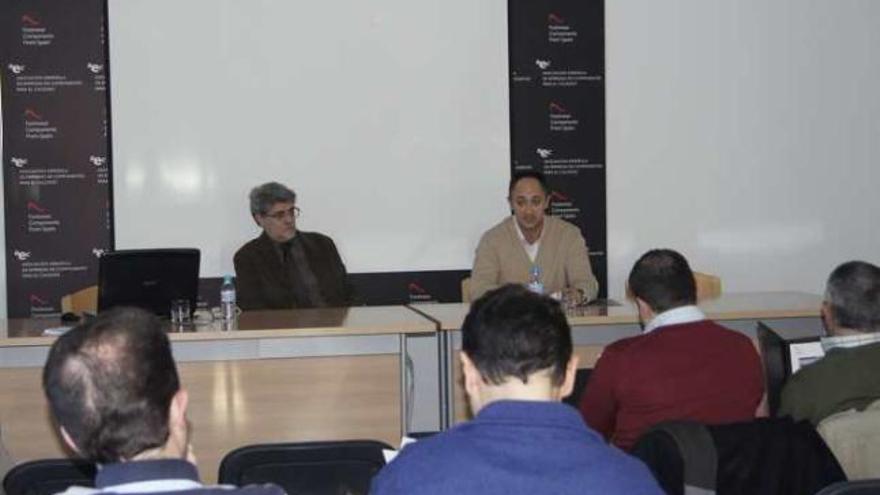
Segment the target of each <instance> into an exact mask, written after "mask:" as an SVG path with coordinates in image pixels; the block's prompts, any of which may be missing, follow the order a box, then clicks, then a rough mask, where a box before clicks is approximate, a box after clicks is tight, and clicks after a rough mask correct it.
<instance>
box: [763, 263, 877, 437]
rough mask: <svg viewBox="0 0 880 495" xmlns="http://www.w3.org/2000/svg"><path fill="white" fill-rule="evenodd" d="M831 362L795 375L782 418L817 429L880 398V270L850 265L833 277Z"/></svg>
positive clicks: (826, 318)
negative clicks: (805, 421) (832, 417)
mask: <svg viewBox="0 0 880 495" xmlns="http://www.w3.org/2000/svg"><path fill="white" fill-rule="evenodd" d="M822 321H823V322H824V324H825V327H826V329H827V330H828V334H829V337H824V338H823V339H822V348H823V349H824V351H825V357H823V358H822V359H820V360H818V361H816V362H815V363H813V364H810V365H808V366H806V367H804V368H802V369H801V370H800V371H798V372H797V373H795V374H794V376H792V377H791V378H790V379H789V381H788V382H787V383H786V384H785V388H783V390H782V401H781V405H780V409H779V415H780V416H785V415H789V416H792V417H793V418H794V419H796V420H799V419H808V420H810V422H811V423H813V424H814V425H818V424H819V422H820V421H822V420H823V419H825V418H827V417H828V416H830V415H832V414H834V413H837V412H840V411H845V410H847V409H853V408H854V409H856V410H863V409H865V408H866V407H867V406H868V405H869V404H871V403H872V402H874V401H876V400H878V399H880V268H878V267H877V266H875V265H873V264H871V263H867V262H864V261H849V262H847V263H844V264H842V265H840V266H838V267H837V268H835V269H834V271H833V272H831V275H830V276H829V277H828V282H827V284H826V287H825V301H824V302H823V303H822Z"/></svg>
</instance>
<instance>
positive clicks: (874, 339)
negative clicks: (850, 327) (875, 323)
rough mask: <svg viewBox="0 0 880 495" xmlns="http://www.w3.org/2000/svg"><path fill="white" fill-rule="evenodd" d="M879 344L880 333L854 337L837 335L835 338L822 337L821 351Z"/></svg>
mask: <svg viewBox="0 0 880 495" xmlns="http://www.w3.org/2000/svg"><path fill="white" fill-rule="evenodd" d="M878 342H880V332H872V333H862V334H855V335H838V336H836V337H822V350H823V351H825V352H828V351H830V350H831V349H837V348H844V349H847V348H853V347H860V346H863V345H869V344H876V343H878Z"/></svg>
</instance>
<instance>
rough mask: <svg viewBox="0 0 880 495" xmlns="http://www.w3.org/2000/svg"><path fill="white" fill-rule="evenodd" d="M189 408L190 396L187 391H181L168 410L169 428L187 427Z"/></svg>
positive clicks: (172, 400) (177, 393) (173, 398)
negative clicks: (187, 411) (187, 410)
mask: <svg viewBox="0 0 880 495" xmlns="http://www.w3.org/2000/svg"><path fill="white" fill-rule="evenodd" d="M187 407H189V394H188V393H187V391H186V390H185V389H180V390H178V391H177V392H175V394H174V397H172V398H171V405H170V406H169V408H168V423H169V427H171V428H176V427H180V426H183V427H186V424H187V423H186V409H187Z"/></svg>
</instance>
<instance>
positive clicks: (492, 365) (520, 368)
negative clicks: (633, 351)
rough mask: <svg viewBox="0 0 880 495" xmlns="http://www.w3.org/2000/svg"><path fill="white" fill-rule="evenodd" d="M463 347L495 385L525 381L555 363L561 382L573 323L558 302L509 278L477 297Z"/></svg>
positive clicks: (466, 322)
mask: <svg viewBox="0 0 880 495" xmlns="http://www.w3.org/2000/svg"><path fill="white" fill-rule="evenodd" d="M461 334H462V350H463V351H464V352H465V354H467V356H468V357H469V358H470V359H471V361H473V363H474V365H475V366H476V367H477V369H478V370H479V371H480V374H481V375H482V376H483V380H484V381H486V382H489V383H493V384H495V385H500V384H501V383H504V381H506V380H507V379H508V378H510V377H516V378H518V379H519V380H521V381H522V382H523V383H527V382H528V378H529V375H531V374H532V373H534V372H536V371H540V370H545V369H550V370H551V374H552V375H551V377H552V379H553V382H554V383H555V384H557V385H559V384H562V382H563V381H564V379H565V370H566V367H567V365H568V361H569V360H570V359H571V353H572V342H571V328H569V326H568V321H567V320H566V318H565V313H563V311H562V309H561V308H560V306H559V303H558V302H556V301H554V300H553V299H550V298H549V297H546V296H541V295H537V294H534V293H532V292H529V291H528V290H526V289H525V288H524V287H522V286H520V285H513V284H508V285H505V286H503V287H500V288H498V289H495V290H492V291H490V292H487V293H486V294H485V295H483V296H482V297H480V298H479V299H477V300H476V301H475V302H474V303H473V305H472V306H471V310H470V312H469V313H468V315H467V317H466V318H465V320H464V324H463V325H462V328H461Z"/></svg>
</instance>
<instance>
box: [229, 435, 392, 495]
mask: <svg viewBox="0 0 880 495" xmlns="http://www.w3.org/2000/svg"><path fill="white" fill-rule="evenodd" d="M382 449H391V447H390V446H388V445H387V444H385V443H382V442H377V441H373V440H346V441H333V442H306V443H278V444H262V445H250V446H247V447H241V448H238V449H235V450H233V451H232V452H230V453H228V454H226V456H225V457H224V458H223V461H222V462H221V463H220V473H219V476H218V480H219V482H220V483H225V484H232V485H237V486H243V485H249V484H252V483H274V484H276V485H278V486H280V487H282V488H284V490H285V491H286V492H287V493H288V495H359V494H366V493H367V492H368V491H369V488H370V482H371V480H372V478H373V475H375V474H376V473H377V472H378V471H379V470H380V469H382V466H384V465H385V458H384V456H383V455H382Z"/></svg>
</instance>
